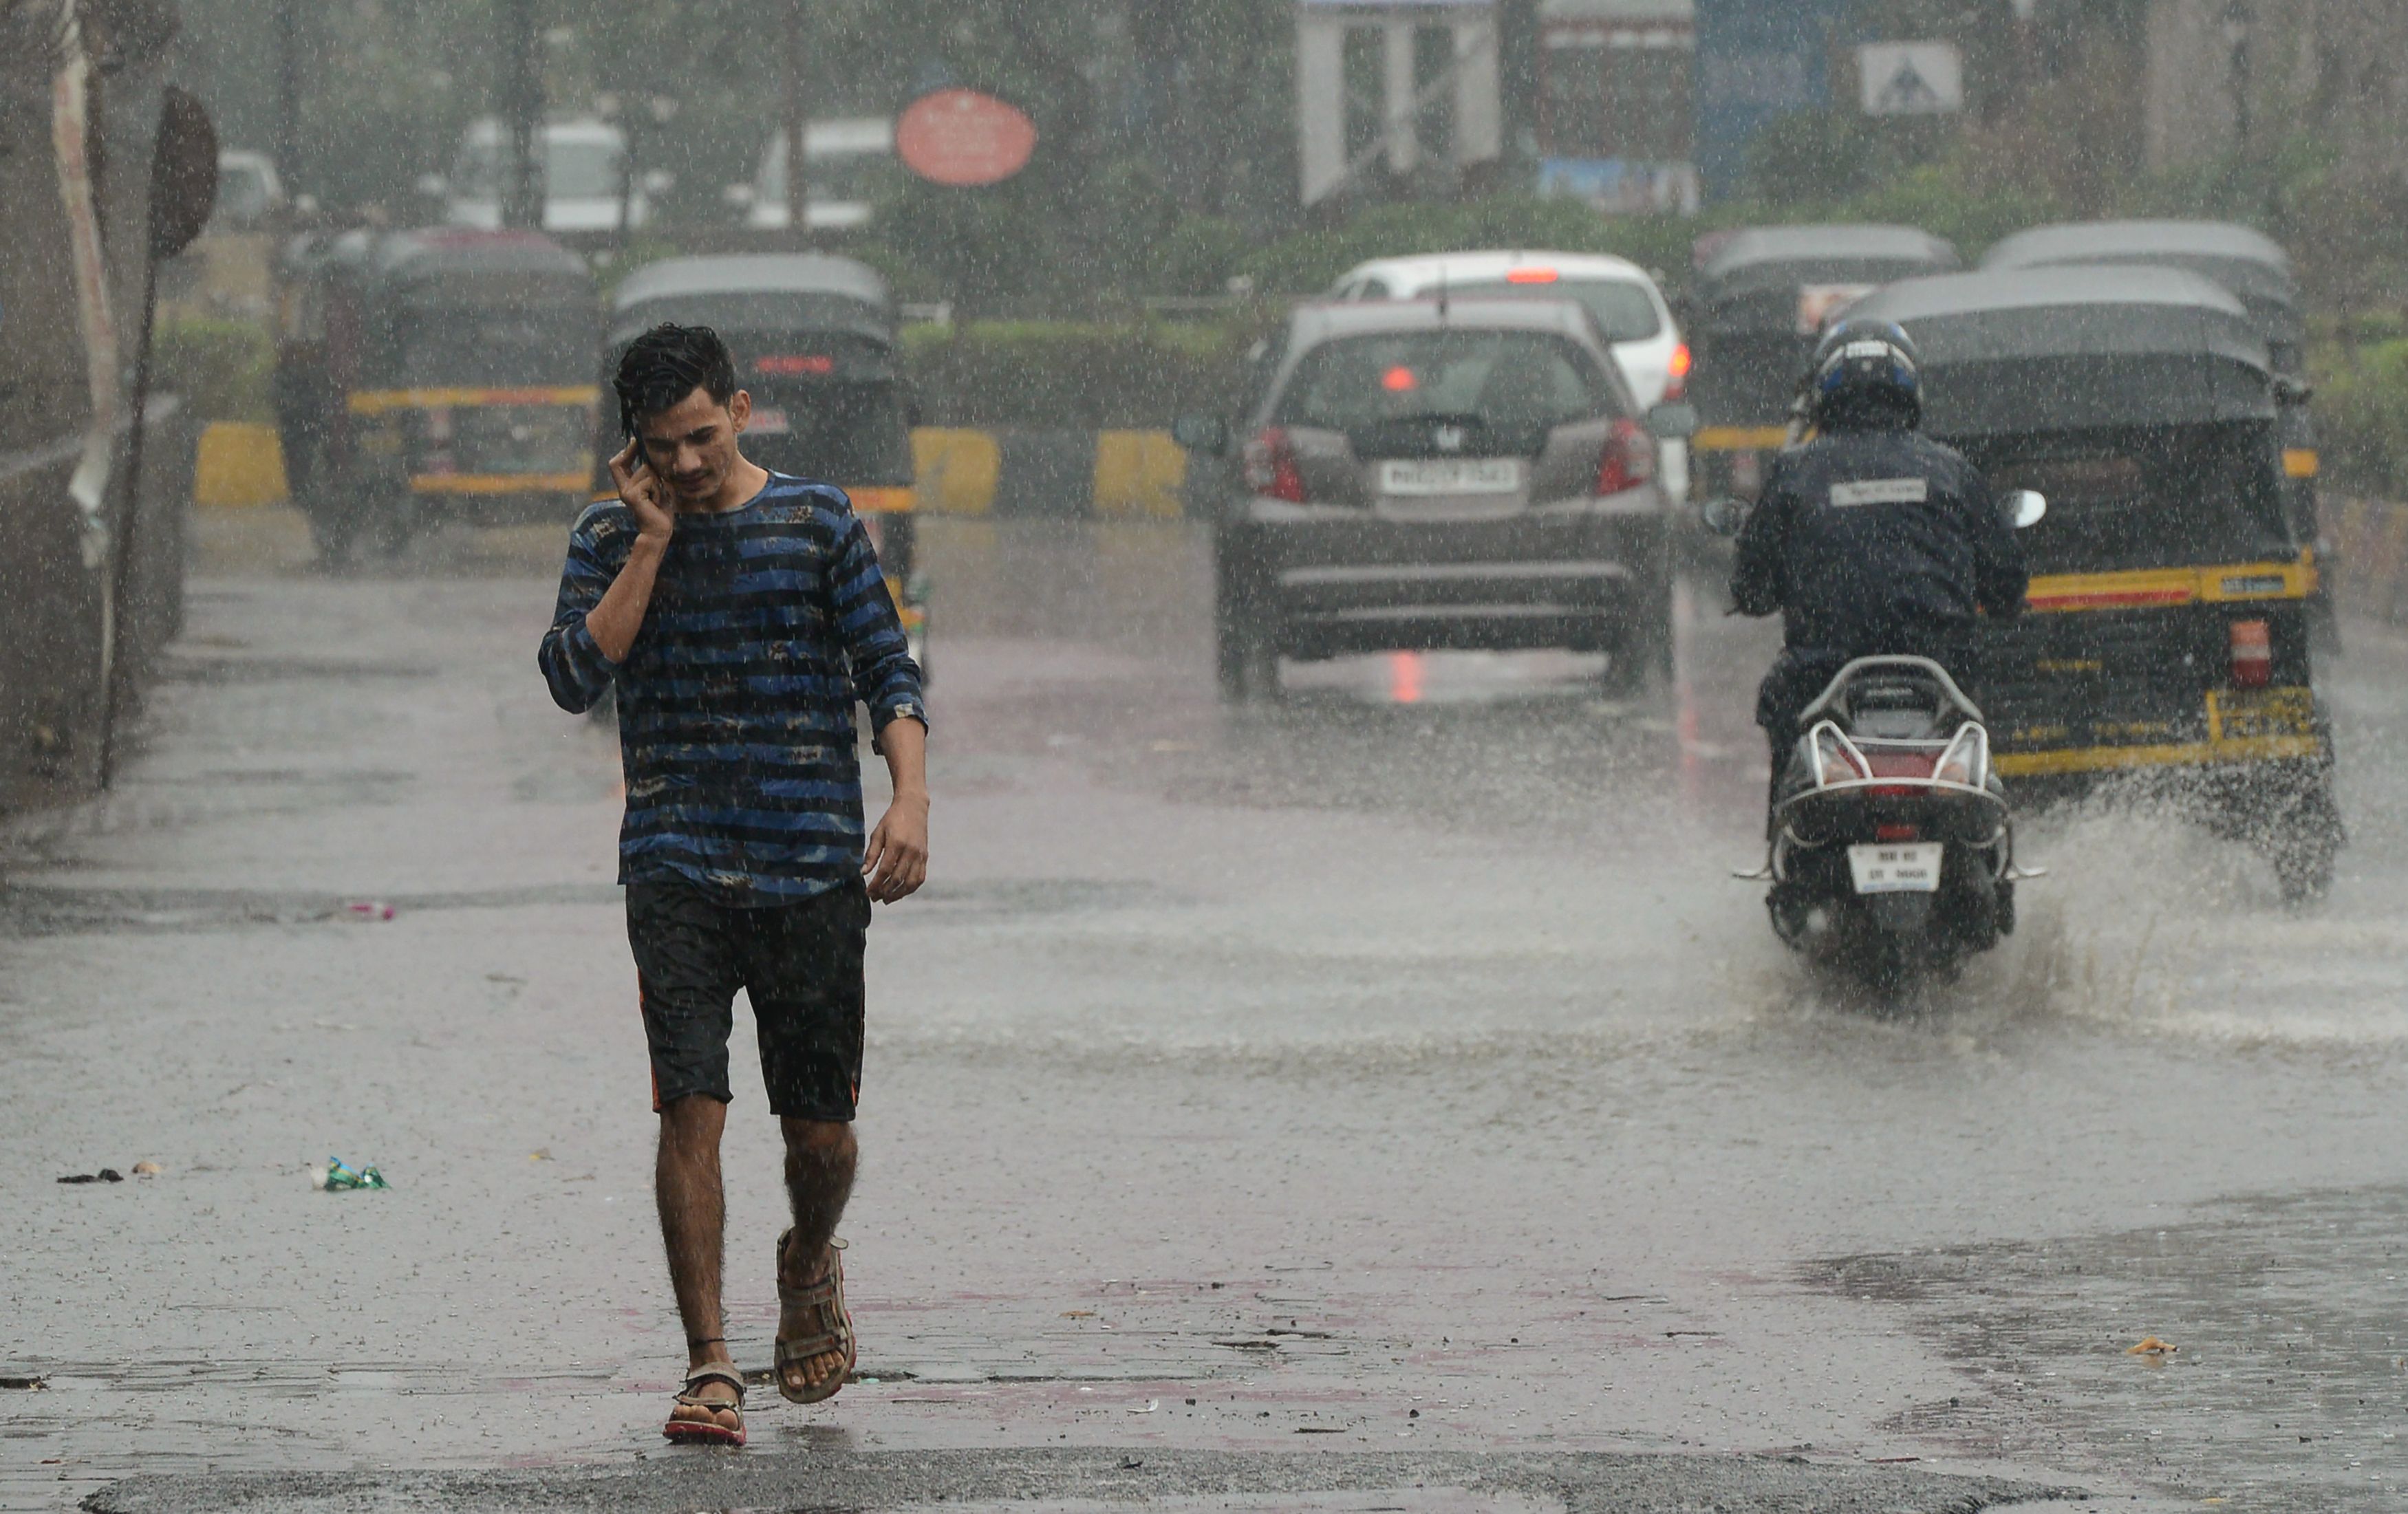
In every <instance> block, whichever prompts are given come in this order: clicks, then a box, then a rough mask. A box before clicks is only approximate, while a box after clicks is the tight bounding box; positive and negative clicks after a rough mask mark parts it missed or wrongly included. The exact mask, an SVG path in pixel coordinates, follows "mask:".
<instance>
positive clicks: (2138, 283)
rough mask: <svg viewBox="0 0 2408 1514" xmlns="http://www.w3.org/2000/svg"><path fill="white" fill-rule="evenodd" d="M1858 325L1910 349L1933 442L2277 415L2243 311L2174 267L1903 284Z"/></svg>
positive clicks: (1873, 301)
mask: <svg viewBox="0 0 2408 1514" xmlns="http://www.w3.org/2000/svg"><path fill="white" fill-rule="evenodd" d="M1856 314H1857V315H1859V316H1861V317H1864V318H1866V319H1870V320H1882V321H1896V322H1898V323H1899V325H1900V326H1903V327H1904V328H1905V329H1906V331H1907V334H1908V335H1909V336H1913V337H1914V342H1915V346H1916V347H1917V349H1918V350H1920V352H1921V354H1922V373H1923V407H1924V408H1923V414H1924V428H1925V429H1926V430H1927V431H1929V432H1931V433H1932V434H1933V435H1935V436H1942V437H1963V436H1983V435H1991V434H1999V433H2016V432H2025V433H2028V432H2037V431H2056V430H2082V429H2097V428H2102V427H2113V426H2157V425H2193V424H2216V423H2223V422H2229V421H2270V422H2271V421H2273V420H2274V418H2275V414H2276V402H2275V394H2274V388H2273V371H2272V363H2271V360H2270V358H2269V356H2268V352H2267V348H2266V342H2265V339H2264V338H2263V337H2262V336H2259V335H2258V334H2257V327H2256V324H2255V323H2254V322H2253V321H2251V320H2250V318H2249V314H2248V312H2247V311H2246V310H2245V309H2243V307H2242V305H2241V303H2240V302H2239V301H2238V300H2236V299H2234V298H2233V297H2232V295H2231V294H2229V293H2227V292H2226V291H2225V290H2223V289H2221V288H2219V287H2218V286H2217V285H2215V284H2214V283H2211V282H2209V281H2208V280H2207V279H2205V278H2203V277H2201V276H2200V275H2198V274H2191V273H2186V272H2183V271H2182V270H2180V269H2173V268H2154V267H2153V268H2140V267H2064V268H2035V269H2028V270H2014V271H2006V272H1977V273H1968V274H1950V275H1943V276H1941V277H1937V278H1931V279H1908V280H1906V281H1904V282H1901V283H1898V284H1893V285H1890V286H1888V287H1887V288H1885V289H1883V290H1880V291H1878V292H1876V293H1873V294H1871V295H1869V296H1868V297H1867V298H1866V299H1865V301H1864V303H1863V304H1861V305H1859V306H1858V307H1856Z"/></svg>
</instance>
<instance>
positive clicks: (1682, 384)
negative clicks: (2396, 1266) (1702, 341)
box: [1664, 342, 1697, 400]
mask: <svg viewBox="0 0 2408 1514" xmlns="http://www.w3.org/2000/svg"><path fill="white" fill-rule="evenodd" d="M1696 361H1697V359H1696V358H1694V357H1692V356H1691V355H1690V353H1689V344H1688V343H1686V342H1682V343H1680V344H1678V345H1677V346H1675V347H1674V348H1673V349H1672V363H1671V366H1670V369H1669V370H1668V371H1669V372H1670V375H1671V378H1670V382H1668V383H1666V384H1665V386H1664V397H1665V398H1666V399H1668V400H1676V399H1679V398H1680V397H1681V396H1682V395H1683V394H1684V393H1687V392H1688V388H1689V367H1690V365H1691V364H1694V363H1695V362H1696Z"/></svg>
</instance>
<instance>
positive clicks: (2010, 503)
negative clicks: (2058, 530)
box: [1999, 489, 2048, 531]
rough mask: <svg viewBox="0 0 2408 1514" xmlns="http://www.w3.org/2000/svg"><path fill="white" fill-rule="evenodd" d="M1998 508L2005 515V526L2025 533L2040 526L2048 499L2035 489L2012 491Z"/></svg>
mask: <svg viewBox="0 0 2408 1514" xmlns="http://www.w3.org/2000/svg"><path fill="white" fill-rule="evenodd" d="M1999 508H2000V511H2001V512H2003V513H2004V514H2005V516H2006V518H2007V524H2009V525H2011V526H2013V527H2014V528H2015V529H2016V530H2017V531H2027V530H2029V529H2030V528H2031V527H2033V526H2036V525H2038V524H2040V521H2041V517H2042V516H2044V515H2046V514H2047V513H2048V497H2047V496H2046V495H2044V494H2042V493H2041V492H2040V491H2039V490H2037V489H2014V490H2010V491H2008V492H2007V494H2006V497H2005V498H2003V499H2001V500H2000V501H1999Z"/></svg>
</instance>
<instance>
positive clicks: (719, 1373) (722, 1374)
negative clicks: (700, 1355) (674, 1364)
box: [661, 1362, 744, 1446]
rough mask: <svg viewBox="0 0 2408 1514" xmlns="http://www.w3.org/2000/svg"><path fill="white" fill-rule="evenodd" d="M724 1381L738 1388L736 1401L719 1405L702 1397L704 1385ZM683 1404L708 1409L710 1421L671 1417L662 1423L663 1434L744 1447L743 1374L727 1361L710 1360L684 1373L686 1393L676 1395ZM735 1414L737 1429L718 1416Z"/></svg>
mask: <svg viewBox="0 0 2408 1514" xmlns="http://www.w3.org/2000/svg"><path fill="white" fill-rule="evenodd" d="M707 1382H724V1383H725V1384H727V1386H729V1387H730V1388H733V1389H735V1390H736V1402H735V1403H733V1404H717V1403H713V1402H712V1401H711V1400H710V1399H708V1398H705V1397H703V1396H702V1385H703V1384H704V1383H707ZM677 1401H678V1404H679V1406H680V1407H684V1408H707V1409H709V1410H710V1411H711V1414H712V1416H713V1417H712V1418H711V1419H709V1420H671V1421H668V1422H667V1424H664V1425H662V1426H661V1434H662V1435H665V1436H667V1438H668V1439H670V1440H675V1441H679V1442H681V1443H694V1444H699V1445H705V1446H741V1445H743V1444H744V1374H743V1373H741V1372H738V1371H737V1370H736V1369H735V1368H734V1367H733V1366H730V1365H729V1364H726V1363H724V1362H707V1363H705V1364H702V1365H701V1366H698V1367H696V1368H695V1369H694V1370H693V1371H692V1372H689V1373H687V1374H686V1375H685V1392H683V1393H680V1394H678V1395H677ZM730 1412H732V1413H734V1414H735V1416H736V1428H735V1429H733V1430H730V1429H729V1428H728V1427H727V1426H725V1425H724V1424H721V1423H720V1422H718V1419H717V1416H718V1415H721V1414H724V1413H730Z"/></svg>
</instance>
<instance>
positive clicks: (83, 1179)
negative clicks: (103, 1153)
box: [59, 1167, 125, 1183]
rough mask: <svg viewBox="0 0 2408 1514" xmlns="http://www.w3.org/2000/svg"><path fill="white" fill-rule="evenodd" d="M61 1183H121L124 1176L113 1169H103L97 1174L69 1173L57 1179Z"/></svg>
mask: <svg viewBox="0 0 2408 1514" xmlns="http://www.w3.org/2000/svg"><path fill="white" fill-rule="evenodd" d="M59 1181H61V1182H63V1183H122V1182H123V1181H125V1174H123V1173H122V1172H120V1171H118V1170H117V1169H116V1168H115V1167H103V1168H101V1169H100V1170H99V1171H98V1172H71V1173H68V1174H67V1175H66V1176H65V1177H64V1178H60V1179H59Z"/></svg>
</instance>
